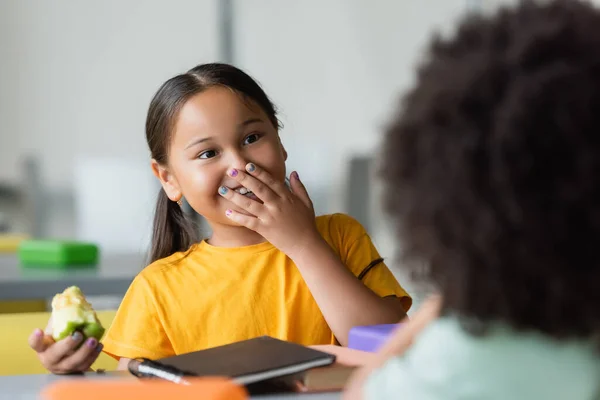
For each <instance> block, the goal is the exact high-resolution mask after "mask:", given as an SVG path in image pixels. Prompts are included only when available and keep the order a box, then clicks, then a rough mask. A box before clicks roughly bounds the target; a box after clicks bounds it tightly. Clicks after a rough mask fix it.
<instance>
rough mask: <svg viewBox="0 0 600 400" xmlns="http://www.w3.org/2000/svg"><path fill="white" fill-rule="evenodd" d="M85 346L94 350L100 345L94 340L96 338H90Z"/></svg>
mask: <svg viewBox="0 0 600 400" xmlns="http://www.w3.org/2000/svg"><path fill="white" fill-rule="evenodd" d="M85 344H86V345H87V346H88V347H91V348H94V347H96V346H97V345H98V341H97V340H96V339H94V338H89V339H88V340H87V341H86V342H85Z"/></svg>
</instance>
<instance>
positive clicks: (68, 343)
mask: <svg viewBox="0 0 600 400" xmlns="http://www.w3.org/2000/svg"><path fill="white" fill-rule="evenodd" d="M82 340H83V335H82V334H81V332H75V333H73V334H72V335H71V336H68V337H66V338H64V339H62V340H59V341H58V342H56V343H54V344H53V345H52V346H50V347H49V348H48V349H47V350H46V351H45V359H46V362H47V363H48V364H58V363H59V362H60V361H61V360H62V359H63V358H65V357H66V356H67V355H68V354H69V353H70V352H72V351H73V350H75V349H76V348H77V346H79V344H80V343H81V341H82Z"/></svg>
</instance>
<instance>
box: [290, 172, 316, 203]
mask: <svg viewBox="0 0 600 400" xmlns="http://www.w3.org/2000/svg"><path fill="white" fill-rule="evenodd" d="M291 177H292V179H291V180H290V184H291V186H292V192H293V193H294V194H295V195H296V196H298V198H299V199H300V200H302V202H303V203H304V205H306V207H308V208H310V209H313V208H314V207H313V203H312V200H311V199H310V196H309V195H308V191H307V190H306V187H305V186H304V184H303V183H302V181H301V180H300V176H298V172H296V171H294V172H292V175H291Z"/></svg>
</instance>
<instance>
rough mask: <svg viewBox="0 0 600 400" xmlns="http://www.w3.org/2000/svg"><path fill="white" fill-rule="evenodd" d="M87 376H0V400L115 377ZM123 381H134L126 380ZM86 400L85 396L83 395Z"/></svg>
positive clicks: (287, 399) (282, 397)
mask: <svg viewBox="0 0 600 400" xmlns="http://www.w3.org/2000/svg"><path fill="white" fill-rule="evenodd" d="M86 375H87V376H86V377H85V378H84V377H78V376H57V375H51V374H46V375H15V376H0V388H2V390H1V391H0V400H4V399H6V400H8V399H10V400H39V399H40V397H41V396H40V393H41V392H42V390H43V389H44V387H46V386H47V385H49V384H51V383H53V382H56V381H58V380H65V379H107V378H108V379H110V378H113V377H114V376H110V375H109V376H106V377H103V376H102V375H98V374H86ZM123 379H134V378H126V377H123ZM340 397H341V394H340V393H316V394H294V393H290V394H274V395H264V396H252V399H264V400H294V399H296V400H303V399H305V400H336V399H339V398H340ZM81 398H82V399H85V395H82V397H81Z"/></svg>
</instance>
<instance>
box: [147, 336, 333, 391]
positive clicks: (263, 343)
mask: <svg viewBox="0 0 600 400" xmlns="http://www.w3.org/2000/svg"><path fill="white" fill-rule="evenodd" d="M335 359H336V358H335V355H333V354H329V353H325V352H322V351H318V350H314V349H311V348H309V347H306V346H302V345H299V344H295V343H290V342H285V341H282V340H279V339H275V338H272V337H269V336H261V337H258V338H255V339H249V340H244V341H241V342H236V343H232V344H227V345H224V346H219V347H214V348H210V349H206V350H200V351H195V352H193V353H187V354H181V355H177V356H173V357H167V358H162V359H160V360H156V362H158V363H159V364H163V365H167V366H169V367H172V368H174V369H176V370H178V371H180V372H181V373H183V375H188V376H226V377H229V378H231V379H233V380H234V381H235V382H237V383H238V384H241V385H249V384H252V383H255V382H261V381H265V380H268V379H272V378H279V377H283V376H286V375H291V374H297V373H299V372H303V371H306V370H309V369H311V368H316V367H323V366H326V365H330V364H333V363H334V362H335Z"/></svg>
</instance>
